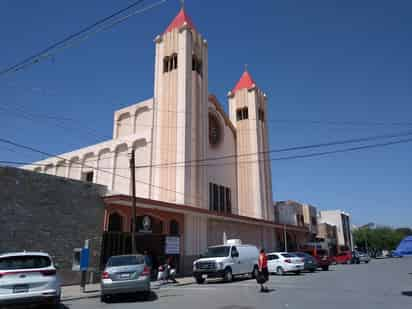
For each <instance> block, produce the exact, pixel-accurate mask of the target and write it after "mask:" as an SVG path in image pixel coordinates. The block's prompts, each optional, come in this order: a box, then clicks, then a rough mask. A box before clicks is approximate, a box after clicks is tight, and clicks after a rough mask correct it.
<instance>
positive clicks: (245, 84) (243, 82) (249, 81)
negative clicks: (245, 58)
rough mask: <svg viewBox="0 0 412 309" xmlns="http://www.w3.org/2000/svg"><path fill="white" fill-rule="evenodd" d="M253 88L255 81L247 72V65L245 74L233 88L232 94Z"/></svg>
mask: <svg viewBox="0 0 412 309" xmlns="http://www.w3.org/2000/svg"><path fill="white" fill-rule="evenodd" d="M253 87H255V81H254V80H253V78H252V76H251V75H250V73H249V72H248V70H247V65H245V72H243V74H242V77H241V78H240V79H239V81H238V82H237V84H236V86H235V88H233V90H232V93H235V92H236V91H238V90H240V89H245V88H246V89H250V88H253Z"/></svg>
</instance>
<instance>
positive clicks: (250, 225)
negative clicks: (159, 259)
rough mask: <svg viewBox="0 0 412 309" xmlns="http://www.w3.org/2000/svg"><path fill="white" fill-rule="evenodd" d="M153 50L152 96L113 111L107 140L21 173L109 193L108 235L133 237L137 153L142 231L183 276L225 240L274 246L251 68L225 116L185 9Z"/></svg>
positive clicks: (262, 121)
mask: <svg viewBox="0 0 412 309" xmlns="http://www.w3.org/2000/svg"><path fill="white" fill-rule="evenodd" d="M154 44H155V50H156V53H155V61H154V69H155V74H154V76H155V80H154V93H153V98H150V99H148V100H145V101H142V102H139V103H137V104H133V105H130V106H128V107H126V108H123V109H120V110H117V111H116V112H115V113H114V123H113V138H112V139H111V140H108V141H104V142H102V143H99V144H96V145H91V146H89V147H85V148H82V149H78V150H75V151H72V152H69V153H64V154H61V155H59V158H57V157H50V158H47V159H45V160H42V161H39V162H35V163H34V164H33V165H30V166H25V167H24V168H26V169H30V170H33V171H37V172H41V173H46V174H50V175H55V176H60V177H67V178H71V179H77V180H81V181H86V182H93V183H97V184H101V185H105V186H107V188H108V192H109V194H108V195H107V196H106V197H104V200H105V203H106V211H105V220H104V223H103V228H104V231H106V232H129V231H130V226H131V205H132V198H131V193H132V191H131V173H130V167H129V160H130V153H131V151H132V150H135V154H136V160H135V161H136V163H135V164H136V169H135V174H136V196H137V223H138V227H137V231H138V233H140V234H141V237H142V238H141V239H142V243H144V244H145V246H147V247H149V248H148V249H150V250H152V251H154V252H157V253H158V254H159V255H162V254H163V255H167V254H176V255H179V258H180V265H181V267H184V268H185V269H189V268H190V265H191V262H192V260H193V259H194V258H195V257H196V256H197V255H198V254H199V253H201V252H202V251H203V250H205V249H206V247H207V246H208V245H216V244H220V243H222V241H223V239H224V238H225V237H227V238H239V239H241V240H242V241H243V242H244V243H253V244H255V245H257V246H259V247H265V248H266V249H267V250H275V249H278V246H279V242H281V241H282V240H281V238H282V235H283V232H282V231H283V226H279V225H277V224H275V218H274V207H273V202H272V180H271V165H270V160H269V155H268V152H267V151H268V150H269V145H268V142H269V136H268V133H269V132H268V127H267V124H266V115H267V108H268V98H267V96H266V94H265V93H264V91H263V90H262V89H260V88H259V86H258V85H257V84H256V83H255V81H254V80H253V78H252V76H251V74H250V73H249V72H248V71H247V70H245V72H244V73H243V74H242V76H241V77H240V79H239V81H238V82H237V83H234V85H235V86H234V87H233V89H232V90H230V91H229V92H228V105H229V111H228V114H227V113H226V112H225V111H224V109H223V108H222V105H221V103H220V102H219V101H218V99H217V98H216V96H214V95H213V94H211V93H209V90H208V43H207V41H206V39H205V38H204V37H203V36H202V35H201V34H200V33H199V32H198V30H197V29H196V27H195V25H194V23H193V22H192V20H191V18H190V17H189V16H188V15H187V13H186V11H185V9H184V8H182V9H181V10H180V12H179V13H178V15H177V16H176V17H175V18H174V19H173V21H172V22H171V23H170V24H169V26H168V27H167V28H166V30H165V31H164V32H163V33H161V34H160V35H158V36H157V37H156V38H155V40H154ZM63 158H64V159H63ZM290 230H291V231H292V230H294V231H296V232H297V233H304V232H305V229H304V228H302V227H290ZM168 242H169V243H168ZM141 249H142V248H141ZM145 249H147V248H145ZM173 250H175V252H174V253H173Z"/></svg>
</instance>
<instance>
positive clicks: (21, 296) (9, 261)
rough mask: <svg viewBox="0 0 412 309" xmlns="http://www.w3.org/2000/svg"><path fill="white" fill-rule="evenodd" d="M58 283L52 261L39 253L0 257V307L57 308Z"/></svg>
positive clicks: (2, 255) (21, 253)
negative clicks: (33, 305) (36, 305)
mask: <svg viewBox="0 0 412 309" xmlns="http://www.w3.org/2000/svg"><path fill="white" fill-rule="evenodd" d="M60 295H61V288H60V280H59V278H58V276H57V274H56V267H55V266H54V263H53V260H52V258H51V257H50V256H49V255H48V254H47V253H42V252H18V253H7V254H0V307H1V306H2V305H4V304H20V303H27V304H29V303H36V304H38V303H41V304H48V305H50V308H58V307H59V305H60Z"/></svg>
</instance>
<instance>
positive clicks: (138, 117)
mask: <svg viewBox="0 0 412 309" xmlns="http://www.w3.org/2000/svg"><path fill="white" fill-rule="evenodd" d="M152 118H153V99H148V100H145V101H142V102H139V103H137V104H133V105H130V106H127V107H125V108H122V109H119V110H117V111H116V112H115V113H114V117H113V138H114V139H116V138H120V137H125V136H129V135H135V134H141V132H143V134H144V135H146V133H145V132H146V131H150V130H151V128H152V121H153V119H152Z"/></svg>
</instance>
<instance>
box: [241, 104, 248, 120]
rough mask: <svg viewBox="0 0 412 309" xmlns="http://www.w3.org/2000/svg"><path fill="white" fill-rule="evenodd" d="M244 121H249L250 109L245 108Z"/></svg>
mask: <svg viewBox="0 0 412 309" xmlns="http://www.w3.org/2000/svg"><path fill="white" fill-rule="evenodd" d="M242 114H243V117H242V118H243V119H249V111H248V108H247V107H244V108H243V113H242Z"/></svg>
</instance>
